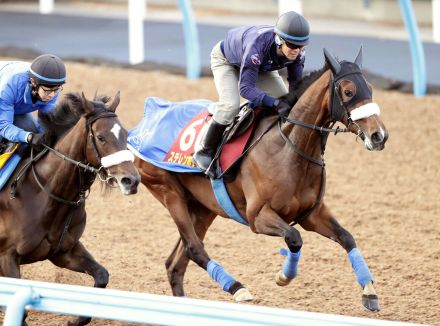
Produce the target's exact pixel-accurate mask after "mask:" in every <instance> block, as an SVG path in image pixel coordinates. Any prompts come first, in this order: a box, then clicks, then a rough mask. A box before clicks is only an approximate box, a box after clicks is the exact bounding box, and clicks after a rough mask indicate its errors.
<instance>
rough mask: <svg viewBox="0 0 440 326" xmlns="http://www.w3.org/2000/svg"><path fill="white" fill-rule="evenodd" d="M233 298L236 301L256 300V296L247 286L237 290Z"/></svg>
mask: <svg viewBox="0 0 440 326" xmlns="http://www.w3.org/2000/svg"><path fill="white" fill-rule="evenodd" d="M233 298H234V301H236V302H241V301H252V300H254V296H253V295H252V294H251V293H250V292H249V290H248V289H246V288H241V289H240V290H238V291H237V292H235V293H234V296H233Z"/></svg>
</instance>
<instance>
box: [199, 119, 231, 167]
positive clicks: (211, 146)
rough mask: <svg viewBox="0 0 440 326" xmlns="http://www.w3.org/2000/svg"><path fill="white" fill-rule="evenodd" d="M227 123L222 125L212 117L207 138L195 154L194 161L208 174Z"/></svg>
mask: <svg viewBox="0 0 440 326" xmlns="http://www.w3.org/2000/svg"><path fill="white" fill-rule="evenodd" d="M226 127H227V125H222V124H220V123H218V122H215V121H214V119H211V123H210V124H209V127H208V130H207V131H206V135H205V138H204V139H203V140H202V142H201V144H200V149H199V150H198V151H196V152H195V153H194V154H193V162H194V164H195V165H197V167H198V168H199V169H201V170H203V171H205V173H206V174H209V171H207V170H208V168H209V166H210V164H211V162H212V160H213V159H214V156H215V153H216V151H217V147H218V145H219V144H220V142H221V140H222V135H223V132H224V131H225V129H226Z"/></svg>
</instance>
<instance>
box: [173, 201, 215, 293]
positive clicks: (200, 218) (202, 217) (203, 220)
mask: <svg viewBox="0 0 440 326" xmlns="http://www.w3.org/2000/svg"><path fill="white" fill-rule="evenodd" d="M191 206H192V209H191V217H192V220H193V225H194V229H195V231H196V234H197V236H198V237H199V239H200V240H201V241H203V239H204V238H205V235H206V232H207V231H208V228H209V227H210V226H211V224H212V222H213V221H214V219H215V214H213V213H212V212H211V211H209V210H208V209H206V208H205V207H204V206H202V205H197V204H196V203H194V205H191ZM188 262H189V258H188V257H187V256H186V255H185V246H184V245H183V242H182V239H181V238H179V240H178V241H177V243H176V246H175V247H174V249H173V251H172V252H171V254H170V256H169V257H168V259H167V261H166V262H165V267H166V269H167V275H168V281H169V282H170V285H171V289H172V291H173V295H174V296H184V295H185V292H184V290H183V278H184V275H185V271H186V268H187V266H188Z"/></svg>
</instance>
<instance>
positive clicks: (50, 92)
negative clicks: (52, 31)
mask: <svg viewBox="0 0 440 326" xmlns="http://www.w3.org/2000/svg"><path fill="white" fill-rule="evenodd" d="M65 82H66V67H65V65H64V63H63V61H62V60H61V59H60V58H58V57H57V56H55V55H52V54H43V55H41V56H39V57H37V58H35V60H33V61H32V63H31V64H29V63H27V62H22V61H0V139H2V138H6V139H7V140H9V141H12V142H21V143H29V144H31V145H33V146H41V142H42V134H41V133H40V130H39V126H38V123H37V121H36V120H35V119H34V117H33V116H32V113H31V112H33V111H38V114H39V115H40V114H41V113H43V112H45V111H49V110H52V109H53V107H54V106H55V103H56V100H57V98H58V94H59V92H60V91H61V90H62V89H63V87H62V85H63V84H64V83H65Z"/></svg>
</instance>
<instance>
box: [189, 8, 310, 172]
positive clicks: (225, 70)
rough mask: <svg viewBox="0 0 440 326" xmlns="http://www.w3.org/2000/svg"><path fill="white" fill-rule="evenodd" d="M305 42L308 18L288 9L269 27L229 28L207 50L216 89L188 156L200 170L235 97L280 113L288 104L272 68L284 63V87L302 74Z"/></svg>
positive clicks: (237, 104)
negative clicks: (202, 131) (211, 112)
mask: <svg viewBox="0 0 440 326" xmlns="http://www.w3.org/2000/svg"><path fill="white" fill-rule="evenodd" d="M308 42H309V23H308V22H307V20H306V19H305V18H304V17H303V16H301V15H300V14H298V13H296V12H294V11H290V12H287V13H285V14H283V15H281V16H280V17H279V18H278V21H277V23H276V25H275V26H267V25H258V26H244V27H238V28H234V29H231V30H230V31H229V32H228V33H227V35H226V38H225V39H224V40H223V41H220V42H219V43H217V44H216V45H215V46H214V48H213V50H212V52H211V70H212V73H213V75H214V82H215V86H216V88H217V92H218V94H219V101H218V102H216V103H215V112H214V115H213V119H211V122H210V125H209V128H208V130H207V132H206V135H205V137H204V139H203V140H202V142H201V144H200V149H199V150H198V151H196V152H195V153H194V155H193V161H194V163H195V164H196V165H197V166H198V167H199V168H200V169H202V170H204V171H205V172H206V173H208V172H209V171H207V169H208V167H209V165H210V164H211V161H212V159H213V157H214V155H215V152H216V150H217V147H218V145H219V143H220V141H221V138H222V135H223V132H224V131H225V129H226V127H227V125H228V124H230V123H231V122H232V121H233V119H234V117H235V116H236V115H237V114H238V111H239V107H240V96H241V97H243V98H244V99H246V100H249V101H250V102H252V103H254V104H255V105H257V106H265V107H269V108H274V109H276V110H277V111H278V113H279V114H281V115H285V114H286V113H287V112H288V110H290V108H291V105H292V104H293V103H286V101H281V103H280V101H279V100H278V98H279V97H281V96H283V95H286V94H287V93H288V89H287V87H286V85H285V83H284V81H283V79H282V78H281V76H280V74H279V73H278V70H280V69H282V68H287V80H288V82H289V90H291V89H293V87H294V85H295V83H297V82H298V81H299V80H300V79H301V78H302V72H303V68H304V60H305V57H304V54H305V51H304V46H305V45H307V44H308Z"/></svg>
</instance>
